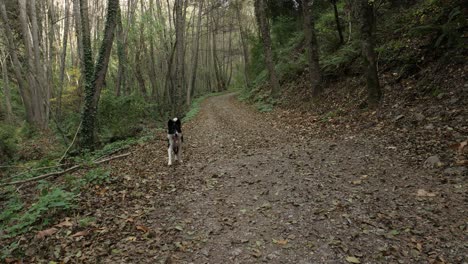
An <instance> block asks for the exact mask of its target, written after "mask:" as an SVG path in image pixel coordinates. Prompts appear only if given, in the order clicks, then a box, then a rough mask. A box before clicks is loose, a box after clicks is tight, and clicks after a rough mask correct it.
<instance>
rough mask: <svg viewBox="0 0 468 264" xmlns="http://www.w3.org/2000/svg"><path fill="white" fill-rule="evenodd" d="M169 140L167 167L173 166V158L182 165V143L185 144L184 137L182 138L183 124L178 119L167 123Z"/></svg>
mask: <svg viewBox="0 0 468 264" xmlns="http://www.w3.org/2000/svg"><path fill="white" fill-rule="evenodd" d="M167 139H168V140H169V148H168V149H167V155H168V156H169V162H168V163H167V165H169V166H171V165H172V158H173V156H174V157H175V160H178V161H179V162H181V163H182V158H181V156H182V142H184V137H183V136H182V124H181V122H180V119H178V118H177V117H175V118H173V119H169V121H167Z"/></svg>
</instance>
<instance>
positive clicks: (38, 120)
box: [13, 0, 47, 129]
mask: <svg viewBox="0 0 468 264" xmlns="http://www.w3.org/2000/svg"><path fill="white" fill-rule="evenodd" d="M32 3H33V2H30V3H29V4H30V5H32ZM18 4H19V13H20V17H19V18H20V24H21V30H22V35H23V42H24V45H25V52H26V54H25V55H26V57H27V61H28V64H27V66H28V67H27V70H26V72H27V74H26V76H27V77H26V78H27V83H28V84H27V86H25V88H26V87H27V88H26V89H27V90H28V94H29V96H28V97H29V99H27V100H29V101H28V102H24V104H25V108H26V110H27V108H28V105H29V107H30V110H29V112H28V110H27V111H26V112H27V113H29V116H28V117H27V120H28V122H29V123H30V124H32V125H34V126H36V127H38V128H41V129H44V128H46V126H47V121H46V119H45V113H44V108H43V104H44V103H45V102H44V101H43V100H44V97H43V88H42V87H41V84H42V81H41V80H42V77H43V75H42V71H41V69H40V64H39V63H37V62H36V60H39V58H37V57H36V56H39V54H38V49H39V47H35V43H37V44H38V37H37V32H36V33H33V32H32V31H34V29H36V30H37V23H35V27H32V28H31V29H30V27H29V22H28V21H29V18H28V14H27V2H26V0H18ZM32 9H34V12H35V8H34V7H33V8H32ZM31 30H32V31H31ZM36 39H37V42H36V41H35V40H36ZM13 45H14V44H13ZM23 99H24V98H23Z"/></svg>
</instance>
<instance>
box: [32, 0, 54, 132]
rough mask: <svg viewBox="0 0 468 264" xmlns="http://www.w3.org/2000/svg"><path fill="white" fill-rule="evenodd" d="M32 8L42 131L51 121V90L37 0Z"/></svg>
mask: <svg viewBox="0 0 468 264" xmlns="http://www.w3.org/2000/svg"><path fill="white" fill-rule="evenodd" d="M29 7H30V14H31V17H30V21H31V25H32V26H31V31H32V38H33V51H34V64H35V67H36V70H35V73H36V74H37V75H36V76H35V77H36V78H37V83H38V84H39V85H38V87H37V89H38V90H37V94H38V95H39V96H38V98H37V102H36V103H37V105H38V116H39V124H40V127H41V128H42V129H45V128H46V127H47V123H48V121H49V110H50V109H49V108H50V107H49V100H50V88H49V86H48V85H47V81H46V80H47V76H46V71H45V67H44V61H43V60H42V59H41V51H40V47H41V45H40V42H39V25H38V20H37V16H36V0H30V2H29Z"/></svg>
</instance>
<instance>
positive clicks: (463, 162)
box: [455, 160, 468, 166]
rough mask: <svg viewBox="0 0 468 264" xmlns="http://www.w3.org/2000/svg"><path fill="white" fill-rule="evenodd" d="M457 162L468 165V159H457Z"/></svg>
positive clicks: (459, 164)
mask: <svg viewBox="0 0 468 264" xmlns="http://www.w3.org/2000/svg"><path fill="white" fill-rule="evenodd" d="M455 164H456V165H458V166H464V165H468V160H457V161H456V162H455Z"/></svg>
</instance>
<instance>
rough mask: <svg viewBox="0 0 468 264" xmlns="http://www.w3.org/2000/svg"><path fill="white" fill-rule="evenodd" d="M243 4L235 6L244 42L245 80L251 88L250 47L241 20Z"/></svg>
mask: <svg viewBox="0 0 468 264" xmlns="http://www.w3.org/2000/svg"><path fill="white" fill-rule="evenodd" d="M241 4H242V2H238V3H237V4H236V5H235V8H236V16H237V22H238V24H239V32H240V39H241V42H242V55H243V56H244V78H245V85H246V86H247V87H249V85H250V80H249V70H248V67H249V65H250V60H249V46H248V43H247V36H246V33H245V29H244V27H243V26H242V18H241V10H242V5H241Z"/></svg>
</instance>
